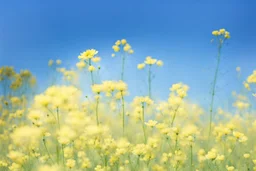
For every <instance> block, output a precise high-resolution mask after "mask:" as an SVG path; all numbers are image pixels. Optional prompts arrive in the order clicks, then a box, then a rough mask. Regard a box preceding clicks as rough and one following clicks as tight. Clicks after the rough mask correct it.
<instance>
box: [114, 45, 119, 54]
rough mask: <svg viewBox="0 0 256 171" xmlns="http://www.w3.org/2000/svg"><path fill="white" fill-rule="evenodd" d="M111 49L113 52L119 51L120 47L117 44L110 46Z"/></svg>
mask: <svg viewBox="0 0 256 171" xmlns="http://www.w3.org/2000/svg"><path fill="white" fill-rule="evenodd" d="M112 49H113V50H114V51H115V52H119V51H120V48H119V46H117V45H114V46H112Z"/></svg>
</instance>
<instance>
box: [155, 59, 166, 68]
mask: <svg viewBox="0 0 256 171" xmlns="http://www.w3.org/2000/svg"><path fill="white" fill-rule="evenodd" d="M156 65H157V66H159V67H161V66H163V65H164V63H163V61H161V60H158V61H157V62H156Z"/></svg>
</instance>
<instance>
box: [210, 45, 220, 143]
mask: <svg viewBox="0 0 256 171" xmlns="http://www.w3.org/2000/svg"><path fill="white" fill-rule="evenodd" d="M221 48H222V43H221V42H220V44H219V47H218V59H217V66H216V70H215V74H214V79H213V87H212V94H211V103H210V124H209V138H208V140H209V139H210V136H211V131H212V118H213V116H212V115H213V105H214V97H215V89H216V84H217V78H218V73H219V67H220V57H221Z"/></svg>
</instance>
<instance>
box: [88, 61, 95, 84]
mask: <svg viewBox="0 0 256 171" xmlns="http://www.w3.org/2000/svg"><path fill="white" fill-rule="evenodd" d="M91 65H92V63H91V59H89V66H91ZM90 74H91V81H92V85H94V78H93V73H92V71H90Z"/></svg>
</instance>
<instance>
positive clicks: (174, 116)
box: [171, 104, 180, 127]
mask: <svg viewBox="0 0 256 171" xmlns="http://www.w3.org/2000/svg"><path fill="white" fill-rule="evenodd" d="M179 108H180V104H179V105H178V106H177V108H176V109H175V111H174V115H173V117H172V122H171V126H172V127H173V123H174V120H175V118H176V115H177V112H178V109H179Z"/></svg>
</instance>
